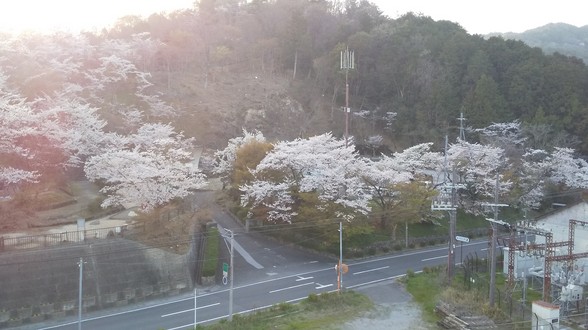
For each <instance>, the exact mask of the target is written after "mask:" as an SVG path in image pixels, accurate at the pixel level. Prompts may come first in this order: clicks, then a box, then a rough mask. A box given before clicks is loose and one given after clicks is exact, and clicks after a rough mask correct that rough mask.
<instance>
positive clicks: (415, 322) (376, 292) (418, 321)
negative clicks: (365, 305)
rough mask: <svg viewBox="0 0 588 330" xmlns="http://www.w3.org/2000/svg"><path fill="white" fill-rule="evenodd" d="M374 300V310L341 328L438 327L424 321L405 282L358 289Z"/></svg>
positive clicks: (402, 329)
mask: <svg viewBox="0 0 588 330" xmlns="http://www.w3.org/2000/svg"><path fill="white" fill-rule="evenodd" d="M356 290H357V291H358V292H361V293H363V294H365V295H367V296H368V297H370V298H371V299H372V301H373V302H374V304H376V308H375V310H373V311H371V312H369V313H368V314H366V315H364V316H363V317H361V318H357V319H354V320H353V321H350V322H347V323H346V324H345V325H344V326H343V327H342V328H341V329H342V330H365V329H370V330H388V329H398V330H405V329H406V330H429V329H436V327H435V326H433V325H430V324H427V323H425V322H424V321H422V317H421V310H420V307H419V306H418V305H417V304H416V303H414V302H413V301H412V297H411V296H410V294H409V293H407V292H406V290H404V288H403V287H402V285H400V284H398V283H396V282H394V281H390V282H384V283H378V284H374V285H371V286H366V287H363V288H359V289H356Z"/></svg>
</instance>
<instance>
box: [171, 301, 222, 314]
mask: <svg viewBox="0 0 588 330" xmlns="http://www.w3.org/2000/svg"><path fill="white" fill-rule="evenodd" d="M216 305H220V303H215V304H210V305H206V306H198V307H197V308H196V310H198V309H202V308H207V307H212V306H216ZM193 311H194V308H192V309H186V310H183V311H179V312H174V313H169V314H164V315H161V317H168V316H173V315H177V314H182V313H187V312H193Z"/></svg>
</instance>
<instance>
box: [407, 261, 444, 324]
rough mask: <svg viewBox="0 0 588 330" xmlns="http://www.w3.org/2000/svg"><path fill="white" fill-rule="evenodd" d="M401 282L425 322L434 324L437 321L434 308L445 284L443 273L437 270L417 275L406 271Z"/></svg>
mask: <svg viewBox="0 0 588 330" xmlns="http://www.w3.org/2000/svg"><path fill="white" fill-rule="evenodd" d="M402 282H404V284H405V286H406V290H407V291H408V292H409V293H410V294H411V295H412V297H413V299H414V301H416V302H417V303H418V304H419V305H420V306H421V307H422V308H421V310H422V311H423V318H424V319H425V321H427V322H429V323H431V324H435V323H436V322H437V320H438V318H437V315H435V306H436V304H437V301H438V300H439V296H440V295H441V292H442V291H443V289H444V286H445V284H446V277H445V276H444V274H443V272H442V271H440V270H438V269H434V270H432V269H430V270H428V271H426V272H425V271H423V272H422V273H419V274H415V273H414V272H412V271H408V272H407V276H405V277H404V278H403V279H402Z"/></svg>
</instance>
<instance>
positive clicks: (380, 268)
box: [353, 266, 390, 275]
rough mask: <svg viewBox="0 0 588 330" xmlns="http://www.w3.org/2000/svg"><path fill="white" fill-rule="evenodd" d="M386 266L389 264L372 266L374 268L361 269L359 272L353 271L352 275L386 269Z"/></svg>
mask: <svg viewBox="0 0 588 330" xmlns="http://www.w3.org/2000/svg"><path fill="white" fill-rule="evenodd" d="M386 268H390V266H384V267H378V268H374V269H368V270H362V271H361V272H355V273H353V275H358V274H363V273H369V272H375V271H378V270H382V269H386Z"/></svg>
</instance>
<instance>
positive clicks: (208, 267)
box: [202, 227, 220, 276]
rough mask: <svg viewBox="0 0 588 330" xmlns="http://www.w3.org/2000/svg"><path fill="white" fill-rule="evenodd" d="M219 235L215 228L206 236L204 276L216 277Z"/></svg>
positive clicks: (203, 264)
mask: <svg viewBox="0 0 588 330" xmlns="http://www.w3.org/2000/svg"><path fill="white" fill-rule="evenodd" d="M219 240H220V238H219V234H218V229H216V228H215V227H212V228H210V230H208V232H207V234H206V247H205V250H204V262H203V263H202V276H214V275H215V274H216V267H217V264H218V262H217V261H218V253H219V251H218V250H219Z"/></svg>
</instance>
